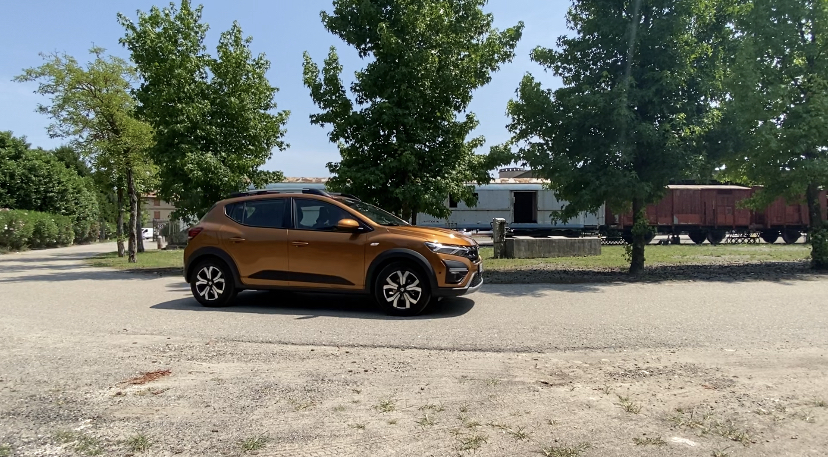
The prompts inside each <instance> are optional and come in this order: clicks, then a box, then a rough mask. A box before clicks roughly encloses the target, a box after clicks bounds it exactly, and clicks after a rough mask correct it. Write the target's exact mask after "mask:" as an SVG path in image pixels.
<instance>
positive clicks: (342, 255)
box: [288, 198, 368, 290]
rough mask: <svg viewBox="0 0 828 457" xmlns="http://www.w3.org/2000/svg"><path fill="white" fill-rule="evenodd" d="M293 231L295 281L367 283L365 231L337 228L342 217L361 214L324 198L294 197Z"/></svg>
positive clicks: (330, 285) (314, 284)
mask: <svg viewBox="0 0 828 457" xmlns="http://www.w3.org/2000/svg"><path fill="white" fill-rule="evenodd" d="M293 207H294V213H293V227H292V229H291V230H290V231H289V234H288V240H289V246H288V250H289V254H288V257H289V259H290V260H289V262H290V273H291V279H292V280H293V285H294V286H296V287H307V288H325V289H328V288H330V289H354V290H356V289H362V288H363V287H364V286H365V243H366V240H367V238H368V235H367V233H365V232H341V231H337V230H336V224H337V222H339V220H340V219H355V220H358V221H359V218H358V217H357V216H355V215H354V214H351V213H350V212H349V211H347V210H345V209H344V208H341V207H339V206H337V205H334V204H332V203H329V202H326V201H324V200H320V199H312V198H294V199H293Z"/></svg>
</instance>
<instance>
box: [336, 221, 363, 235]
mask: <svg viewBox="0 0 828 457" xmlns="http://www.w3.org/2000/svg"><path fill="white" fill-rule="evenodd" d="M359 228H360V225H359V222H357V221H355V220H353V219H340V220H339V222H337V223H336V229H337V230H338V231H340V232H356V231H358V230H359Z"/></svg>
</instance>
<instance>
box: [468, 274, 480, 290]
mask: <svg viewBox="0 0 828 457" xmlns="http://www.w3.org/2000/svg"><path fill="white" fill-rule="evenodd" d="M481 282H483V274H482V273H477V274H476V275H474V278H472V281H471V285H470V287H477V286H479V285H480V283H481Z"/></svg>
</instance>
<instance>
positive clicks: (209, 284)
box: [195, 265, 225, 301]
mask: <svg viewBox="0 0 828 457" xmlns="http://www.w3.org/2000/svg"><path fill="white" fill-rule="evenodd" d="M224 287H225V282H224V275H222V273H221V270H220V269H218V268H216V267H214V266H212V265H207V266H205V267H204V268H202V269H201V270H199V272H198V274H197V275H196V283H195V288H196V293H198V295H200V296H201V297H202V298H204V300H207V301H215V300H218V299H219V297H221V296H222V294H224Z"/></svg>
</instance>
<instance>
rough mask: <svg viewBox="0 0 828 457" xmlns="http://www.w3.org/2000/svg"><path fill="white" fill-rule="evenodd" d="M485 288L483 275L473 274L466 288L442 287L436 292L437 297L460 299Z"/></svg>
mask: <svg viewBox="0 0 828 457" xmlns="http://www.w3.org/2000/svg"><path fill="white" fill-rule="evenodd" d="M482 286H483V274H482V273H480V272H474V273H472V277H471V279H470V280H469V283H468V284H467V285H466V287H440V288H438V289H437V290H436V291H435V292H434V294H433V295H434V296H435V297H459V296H461V295H468V294H473V293H475V292H477V291H478V290H479V289H480V288H481V287H482Z"/></svg>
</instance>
